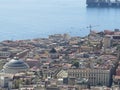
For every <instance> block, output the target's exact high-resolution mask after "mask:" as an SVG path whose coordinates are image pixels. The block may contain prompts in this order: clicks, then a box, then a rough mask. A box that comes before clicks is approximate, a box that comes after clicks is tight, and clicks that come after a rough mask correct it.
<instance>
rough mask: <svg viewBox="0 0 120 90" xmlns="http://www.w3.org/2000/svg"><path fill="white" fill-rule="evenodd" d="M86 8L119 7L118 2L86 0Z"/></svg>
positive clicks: (111, 0)
mask: <svg viewBox="0 0 120 90" xmlns="http://www.w3.org/2000/svg"><path fill="white" fill-rule="evenodd" d="M86 4H87V7H120V0H86Z"/></svg>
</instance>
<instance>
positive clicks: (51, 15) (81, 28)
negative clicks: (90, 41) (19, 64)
mask: <svg viewBox="0 0 120 90" xmlns="http://www.w3.org/2000/svg"><path fill="white" fill-rule="evenodd" d="M89 25H92V26H93V27H92V29H93V30H98V31H102V30H106V29H107V30H114V29H115V28H118V29H119V28H120V8H87V7H86V1H85V0H0V41H2V40H19V39H32V38H39V37H48V35H51V34H56V33H61V34H62V33H69V34H70V35H72V36H85V35H87V34H88V33H89V28H87V27H88V26H89Z"/></svg>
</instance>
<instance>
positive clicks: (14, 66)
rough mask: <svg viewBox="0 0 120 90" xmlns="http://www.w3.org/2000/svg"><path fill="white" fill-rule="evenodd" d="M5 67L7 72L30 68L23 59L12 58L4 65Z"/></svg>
mask: <svg viewBox="0 0 120 90" xmlns="http://www.w3.org/2000/svg"><path fill="white" fill-rule="evenodd" d="M3 69H4V72H6V73H18V72H23V71H26V70H28V69H29V66H28V64H27V63H25V62H24V61H23V60H19V59H12V60H10V61H9V62H8V63H6V64H5V65H4V66H3Z"/></svg>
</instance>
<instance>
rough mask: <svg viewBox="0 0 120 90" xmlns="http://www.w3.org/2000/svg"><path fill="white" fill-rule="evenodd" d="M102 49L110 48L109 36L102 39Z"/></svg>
mask: <svg viewBox="0 0 120 90" xmlns="http://www.w3.org/2000/svg"><path fill="white" fill-rule="evenodd" d="M103 44H104V49H106V48H109V47H110V46H111V36H110V35H106V36H105V37H104V39H103Z"/></svg>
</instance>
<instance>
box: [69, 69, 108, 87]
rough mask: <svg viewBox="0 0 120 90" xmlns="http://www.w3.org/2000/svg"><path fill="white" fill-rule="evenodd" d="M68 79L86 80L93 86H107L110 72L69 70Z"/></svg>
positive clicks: (101, 70) (102, 70)
mask: <svg viewBox="0 0 120 90" xmlns="http://www.w3.org/2000/svg"><path fill="white" fill-rule="evenodd" d="M68 77H69V78H86V79H88V80H89V84H90V85H92V86H94V85H106V86H108V85H109V82H110V70H104V69H69V70H68Z"/></svg>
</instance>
